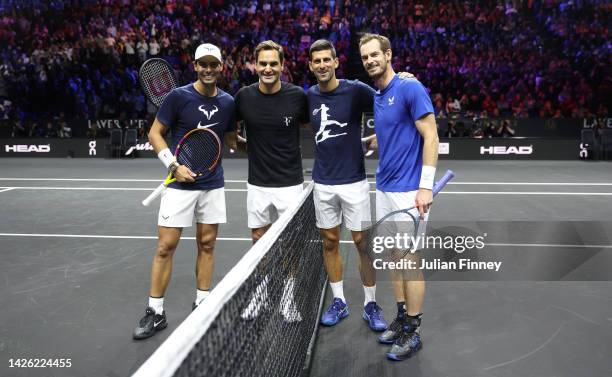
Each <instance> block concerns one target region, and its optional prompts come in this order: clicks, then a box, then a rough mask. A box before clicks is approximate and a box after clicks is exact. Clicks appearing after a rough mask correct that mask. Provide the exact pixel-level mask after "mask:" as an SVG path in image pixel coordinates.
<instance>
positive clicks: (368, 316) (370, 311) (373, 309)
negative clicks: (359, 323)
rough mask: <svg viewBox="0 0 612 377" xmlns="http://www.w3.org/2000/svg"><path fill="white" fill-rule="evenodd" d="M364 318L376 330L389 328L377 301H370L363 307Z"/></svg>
mask: <svg viewBox="0 0 612 377" xmlns="http://www.w3.org/2000/svg"><path fill="white" fill-rule="evenodd" d="M363 319H364V320H365V321H366V322H367V323H368V325H370V328H371V329H372V330H374V331H385V330H386V329H387V321H385V317H383V314H382V309H381V308H380V306H378V305H376V301H370V302H368V304H367V305H366V306H365V308H363Z"/></svg>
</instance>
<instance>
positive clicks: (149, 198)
mask: <svg viewBox="0 0 612 377" xmlns="http://www.w3.org/2000/svg"><path fill="white" fill-rule="evenodd" d="M165 188H166V185H165V184H164V183H162V184H161V185H159V186H157V188H156V189H155V190H154V191H153V192H152V193H150V194H149V196H147V197H146V199H145V200H143V201H142V205H143V206H145V207H148V206H149V204H151V202H153V201H154V200H155V199H157V197H158V196H160V195H161V193H162V191H164V189H165Z"/></svg>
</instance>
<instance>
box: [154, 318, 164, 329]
mask: <svg viewBox="0 0 612 377" xmlns="http://www.w3.org/2000/svg"><path fill="white" fill-rule="evenodd" d="M162 322H164V320H163V319H162V320H161V321H159V322H153V327H157V325H159V324H160V323H162Z"/></svg>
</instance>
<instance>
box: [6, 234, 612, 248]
mask: <svg viewBox="0 0 612 377" xmlns="http://www.w3.org/2000/svg"><path fill="white" fill-rule="evenodd" d="M0 237H56V238H108V239H122V240H125V239H135V240H156V239H157V236H112V235H104V234H56V233H55V234H54V233H0ZM181 239H183V240H195V237H181ZM217 241H248V242H251V238H248V237H218V238H217ZM340 243H343V244H352V243H353V241H352V240H341V241H340ZM485 246H507V247H558V248H585V249H612V245H570V244H546V243H488V242H487V243H485Z"/></svg>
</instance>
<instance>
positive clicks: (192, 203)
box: [157, 187, 227, 228]
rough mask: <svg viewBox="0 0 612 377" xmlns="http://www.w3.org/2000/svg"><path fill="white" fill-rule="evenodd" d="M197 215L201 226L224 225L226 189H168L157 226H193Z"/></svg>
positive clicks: (162, 200) (197, 221) (161, 205)
mask: <svg viewBox="0 0 612 377" xmlns="http://www.w3.org/2000/svg"><path fill="white" fill-rule="evenodd" d="M194 215H195V220H196V223H199V224H223V223H225V222H227V219H226V215H225V189H224V188H223V187H221V188H218V189H214V190H178V189H173V188H167V189H165V190H164V192H163V193H162V197H161V204H160V205H159V215H158V217H157V225H159V226H167V227H172V228H185V227H189V226H191V224H192V223H193V217H194Z"/></svg>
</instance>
